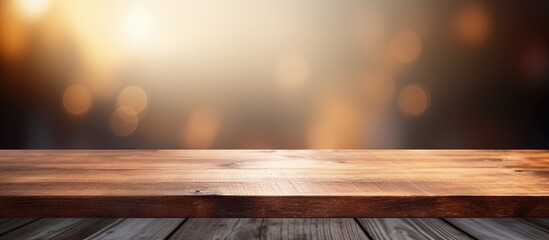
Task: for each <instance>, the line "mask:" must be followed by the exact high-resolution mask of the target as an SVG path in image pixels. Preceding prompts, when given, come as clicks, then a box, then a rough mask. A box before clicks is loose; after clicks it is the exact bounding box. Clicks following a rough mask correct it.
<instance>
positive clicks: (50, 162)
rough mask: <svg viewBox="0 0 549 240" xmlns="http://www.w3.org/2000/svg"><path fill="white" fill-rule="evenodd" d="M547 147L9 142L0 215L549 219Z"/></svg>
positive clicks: (1, 161) (2, 164) (0, 167)
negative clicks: (26, 145) (104, 146)
mask: <svg viewBox="0 0 549 240" xmlns="http://www.w3.org/2000/svg"><path fill="white" fill-rule="evenodd" d="M548 216H549V151H547V150H497V151H496V150H1V151H0V217H172V218H189V217H233V218H242V217H269V218H270V217H279V218H284V217H339V218H346V217H548Z"/></svg>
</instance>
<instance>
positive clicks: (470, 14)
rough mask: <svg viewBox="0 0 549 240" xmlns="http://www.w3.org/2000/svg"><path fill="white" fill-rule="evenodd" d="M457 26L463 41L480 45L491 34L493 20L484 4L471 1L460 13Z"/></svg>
mask: <svg viewBox="0 0 549 240" xmlns="http://www.w3.org/2000/svg"><path fill="white" fill-rule="evenodd" d="M455 28H456V31H457V34H458V36H459V38H460V39H461V40H462V41H464V42H465V43H468V44H471V45H478V44H481V43H483V42H485V41H486V40H487V39H488V37H489V36H490V32H491V30H492V29H491V28H492V21H491V19H490V16H489V14H488V12H487V10H486V9H485V8H484V7H483V6H482V5H480V4H477V3H471V4H468V5H466V6H464V7H463V8H462V10H461V11H460V12H459V13H458V15H457V19H456V25H455Z"/></svg>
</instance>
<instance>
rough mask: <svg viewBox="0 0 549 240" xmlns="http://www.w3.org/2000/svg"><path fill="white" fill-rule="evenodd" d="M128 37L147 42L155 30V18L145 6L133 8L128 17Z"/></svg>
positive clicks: (139, 41)
mask: <svg viewBox="0 0 549 240" xmlns="http://www.w3.org/2000/svg"><path fill="white" fill-rule="evenodd" d="M125 28H126V29H125V30H126V34H127V36H128V39H130V41H132V42H134V43H142V42H146V41H147V40H149V39H150V37H151V34H152V32H153V19H152V16H151V14H150V13H149V11H147V10H146V9H144V8H139V9H136V10H133V11H132V12H131V13H130V14H129V15H128V17H127V19H126V25H125Z"/></svg>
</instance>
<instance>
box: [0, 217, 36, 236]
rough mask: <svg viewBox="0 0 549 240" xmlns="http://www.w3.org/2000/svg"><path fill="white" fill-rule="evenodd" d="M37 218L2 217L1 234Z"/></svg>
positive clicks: (0, 222)
mask: <svg viewBox="0 0 549 240" xmlns="http://www.w3.org/2000/svg"><path fill="white" fill-rule="evenodd" d="M36 220H37V219H34V218H0V236H2V235H3V234H5V233H7V232H10V231H12V230H14V229H17V228H19V227H21V226H24V225H26V224H29V223H31V222H34V221H36Z"/></svg>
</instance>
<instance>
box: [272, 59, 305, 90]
mask: <svg viewBox="0 0 549 240" xmlns="http://www.w3.org/2000/svg"><path fill="white" fill-rule="evenodd" d="M309 75H310V69H309V64H308V63H307V61H306V60H305V58H303V56H300V55H297V54H291V55H287V56H285V57H284V58H282V59H281V60H280V62H278V65H277V67H276V80H277V83H278V85H279V86H280V87H282V88H284V89H289V90H291V89H297V88H299V87H301V86H303V84H305V82H306V81H307V79H309Z"/></svg>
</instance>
